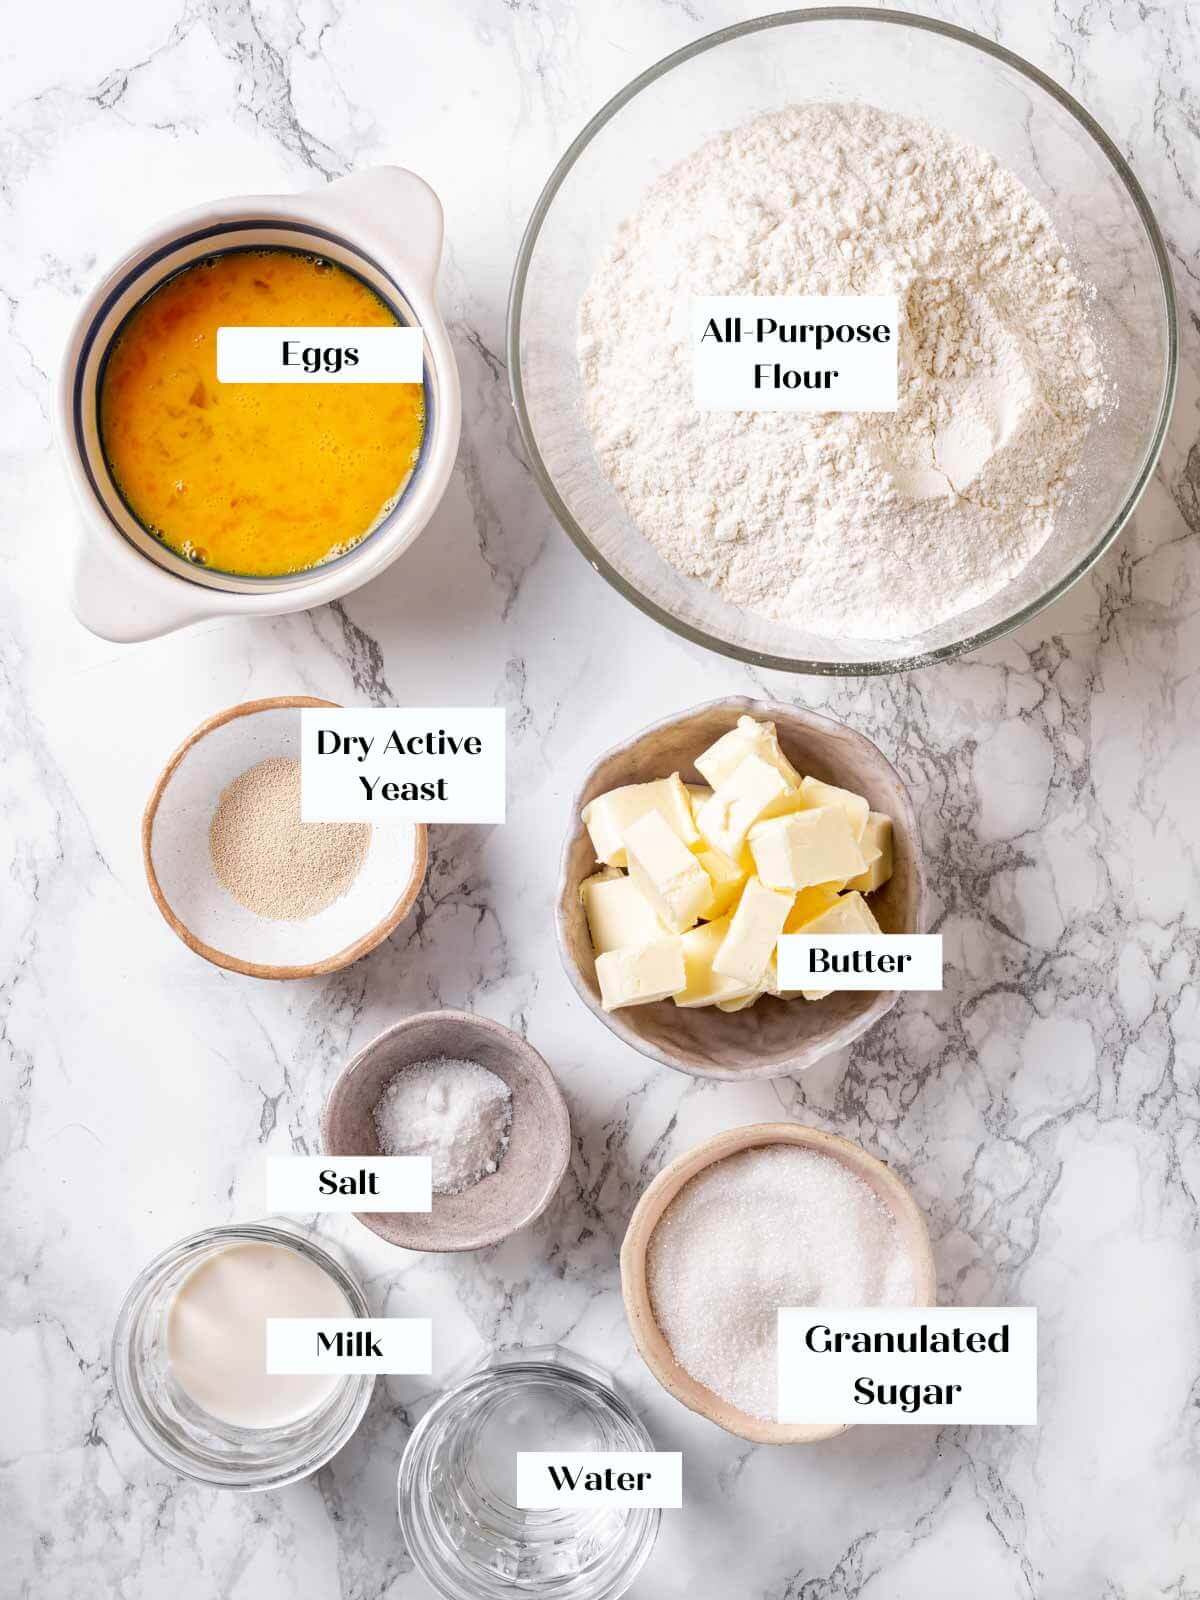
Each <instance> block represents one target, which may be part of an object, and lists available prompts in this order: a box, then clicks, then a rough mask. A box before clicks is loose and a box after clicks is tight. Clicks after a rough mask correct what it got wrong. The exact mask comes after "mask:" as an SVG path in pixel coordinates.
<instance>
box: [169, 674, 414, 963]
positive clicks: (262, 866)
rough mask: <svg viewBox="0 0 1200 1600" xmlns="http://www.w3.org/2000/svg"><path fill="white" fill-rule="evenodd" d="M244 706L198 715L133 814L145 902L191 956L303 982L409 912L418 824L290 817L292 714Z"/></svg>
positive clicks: (258, 704) (283, 701)
mask: <svg viewBox="0 0 1200 1600" xmlns="http://www.w3.org/2000/svg"><path fill="white" fill-rule="evenodd" d="M332 705H333V702H332V701H330V700H315V699H312V698H310V697H308V696H304V695H286V696H281V697H279V698H276V699H272V700H249V701H247V702H245V704H243V705H237V706H231V707H230V709H229V710H228V711H222V712H219V713H218V714H217V715H216V716H214V717H210V718H209V719H208V721H207V722H203V723H201V725H200V726H199V727H198V728H197V729H196V730H195V731H194V732H193V733H191V734H189V735H188V737H187V738H186V739H185V740H184V742H183V743H182V744H181V745H180V747H179V749H178V750H176V752H175V754H174V755H173V756H172V757H171V759H170V760H169V761H168V762H167V764H166V766H165V767H164V768H163V770H162V772H161V774H160V775H159V778H158V781H157V783H156V784H155V785H154V789H153V792H152V793H151V795H150V800H149V803H148V804H147V806H146V811H145V815H144V817H143V819H142V855H143V859H144V862H145V867H146V879H147V882H148V883H149V885H150V893H151V895H152V896H153V897H154V902H155V904H156V905H157V906H158V909H159V910H160V911H161V912H162V914H163V917H164V918H165V920H166V922H167V923H168V925H169V926H170V927H171V928H172V929H173V930H174V932H175V933H177V934H178V935H179V937H180V938H181V939H182V940H183V942H184V944H186V945H187V947H188V948H189V949H190V950H194V951H195V952H196V954H197V955H200V956H203V957H204V959H205V960H206V961H211V962H213V963H214V965H216V966H218V967H225V968H227V969H228V970H229V971H231V972H241V973H245V974H246V975H247V976H249V977H252V978H316V977H320V976H322V975H323V974H324V973H327V972H337V971H338V970H339V969H340V968H342V967H347V966H349V965H350V963H351V962H352V961H357V960H358V958H359V957H360V956H364V955H366V954H367V952H368V951H369V950H374V949H375V948H376V946H377V945H380V944H382V943H383V941H384V940H385V939H386V938H387V937H388V935H389V934H391V933H392V932H394V930H395V929H396V928H397V927H399V925H400V923H401V922H403V920H404V918H405V917H406V916H407V915H408V913H409V912H410V911H411V910H412V907H413V903H414V901H415V900H416V898H417V895H418V893H419V892H420V888H421V885H422V883H423V882H424V881H425V868H426V863H427V856H428V849H427V841H426V832H425V828H424V826H423V824H421V823H400V824H396V825H389V826H388V827H386V828H375V827H372V826H371V825H370V824H369V823H361V822H305V821H303V820H302V818H301V815H300V714H301V712H302V711H303V710H304V708H305V707H308V706H325V707H328V706H332Z"/></svg>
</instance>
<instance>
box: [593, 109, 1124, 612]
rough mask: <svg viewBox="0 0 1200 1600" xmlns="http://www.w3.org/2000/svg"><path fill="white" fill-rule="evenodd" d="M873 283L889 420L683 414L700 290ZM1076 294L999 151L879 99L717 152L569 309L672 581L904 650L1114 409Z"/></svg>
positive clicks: (1049, 522) (782, 119)
mask: <svg viewBox="0 0 1200 1600" xmlns="http://www.w3.org/2000/svg"><path fill="white" fill-rule="evenodd" d="M884 293H895V294H896V295H898V297H899V299H900V306H901V313H902V315H901V337H900V349H899V407H898V409H897V411H895V412H894V413H882V412H876V413H862V414H847V413H825V414H798V413H795V412H748V411H743V412H704V411H698V410H697V409H696V408H695V406H694V405H693V400H692V365H691V349H690V345H689V342H688V304H689V299H690V296H691V295H693V294H761V295H779V294H797V295H798V294H884ZM1086 301H1087V292H1086V290H1085V287H1084V286H1083V285H1081V284H1080V282H1079V280H1078V279H1077V278H1076V277H1075V275H1074V273H1073V272H1072V270H1071V267H1070V265H1069V263H1068V261H1067V259H1066V256H1065V254H1064V251H1063V246H1062V244H1061V243H1060V241H1059V240H1058V238H1057V237H1056V235H1055V232H1054V228H1053V226H1052V224H1051V221H1050V218H1049V217H1048V216H1047V214H1046V212H1045V210H1044V209H1043V208H1042V206H1041V205H1039V203H1038V202H1037V201H1036V200H1035V199H1034V198H1033V196H1032V195H1031V194H1030V193H1029V192H1028V190H1026V189H1025V188H1024V186H1023V185H1022V184H1021V183H1020V182H1019V181H1018V180H1017V179H1016V178H1015V177H1014V176H1013V175H1012V174H1011V173H1010V172H1007V171H1006V170H1005V169H1004V168H1003V167H1001V166H999V165H998V164H997V162H996V161H995V160H994V159H993V158H992V157H991V156H989V155H987V154H985V153H984V152H983V151H982V150H978V149H976V148H974V147H972V146H970V145H966V144H963V143H962V142H960V141H959V140H956V139H954V138H951V137H950V136H949V135H948V134H945V133H942V132H940V131H939V130H937V129H935V128H932V127H929V126H928V125H926V124H925V123H921V122H917V121H914V120H910V119H908V118H905V117H899V116H895V115H892V114H890V113H887V112H883V111H879V110H876V109H874V108H873V107H870V106H865V105H856V104H847V105H823V104H814V105H804V106H796V107H792V108H790V109H788V110H786V111H781V112H776V113H772V114H771V115H768V116H764V117H761V118H758V119H757V120H756V121H754V122H751V123H748V124H747V125H746V126H744V127H741V128H738V129H736V130H734V131H733V132H731V133H725V134H721V135H719V136H718V137H716V138H714V139H711V140H710V141H709V142H708V143H707V144H705V145H703V146H701V148H700V149H699V150H697V151H696V152H695V153H694V154H693V155H692V156H690V157H689V158H688V159H687V160H686V161H683V162H681V163H680V164H679V165H678V166H676V167H674V168H673V169H672V170H671V171H670V172H668V173H666V174H665V175H664V176H663V177H662V178H660V179H659V180H658V181H657V182H656V183H655V184H654V185H653V186H652V188H651V189H650V190H649V191H648V192H647V194H646V196H645V198H644V200H643V202H642V204H641V206H640V208H639V209H638V211H637V212H636V214H635V215H634V216H632V217H631V218H629V219H628V220H627V221H626V222H624V223H623V224H622V225H621V227H620V228H619V229H618V232H617V235H616V238H615V240H614V242H613V244H612V246H611V248H610V250H609V252H608V254H607V255H606V256H605V258H604V260H603V261H602V262H601V265H600V267H599V269H598V270H597V272H596V275H595V278H594V280H593V282H592V284H591V286H590V288H589V290H588V293H587V295H586V296H585V298H584V300H583V303H582V306H581V310H580V339H579V358H580V363H581V370H582V375H583V382H584V391H585V396H586V408H587V417H588V423H589V426H590V428H591V431H592V434H593V438H594V441H595V446H596V450H597V453H598V456H599V459H600V462H601V465H602V467H603V469H604V471H605V473H606V474H607V476H608V477H609V478H610V480H611V481H612V482H613V484H614V485H615V486H616V488H617V489H618V491H619V492H620V494H621V496H622V498H623V500H624V502H625V504H626V506H627V508H628V510H629V513H630V515H631V517H632V518H633V520H634V522H635V523H636V524H637V526H638V527H639V528H640V529H641V531H642V532H643V533H644V534H645V535H646V537H647V538H648V539H650V540H651V541H652V542H653V544H654V545H655V547H656V548H657V549H658V551H659V552H660V553H661V555H662V556H663V557H664V558H665V559H666V560H667V561H669V562H670V563H671V564H672V565H673V566H675V567H677V568H678V569H679V570H680V571H681V572H683V573H685V574H687V575H688V576H690V577H694V578H698V579H700V580H701V581H702V582H704V583H706V584H708V585H710V586H711V587H712V588H713V589H715V590H716V591H717V592H718V593H719V594H720V595H721V596H723V598H724V599H726V600H727V601H729V602H731V603H732V604H734V605H736V606H738V607H741V608H742V609H744V610H747V611H752V612H758V613H761V614H763V615H765V616H767V617H771V618H774V619H777V620H780V621H784V622H788V623H791V624H793V625H795V626H798V627H802V628H804V629H806V630H807V631H809V632H813V633H822V634H828V635H831V636H835V637H843V638H858V639H871V638H875V639H903V638H908V637H911V636H914V635H918V634H920V633H921V632H922V631H923V630H925V629H927V628H929V627H931V626H932V625H933V624H935V623H937V622H938V621H941V620H943V619H945V618H948V617H952V616H955V615H957V614H958V613H960V612H961V611H963V610H965V609H967V608H969V607H970V606H973V605H976V604H978V603H979V602H981V601H983V600H985V599H987V598H988V596H990V595H992V594H994V593H996V591H997V590H999V589H1000V588H1002V587H1003V586H1004V584H1005V583H1006V582H1007V581H1008V580H1009V579H1010V578H1011V577H1013V576H1014V575H1015V574H1016V573H1018V572H1019V571H1020V570H1021V569H1022V568H1023V567H1024V566H1025V565H1026V563H1027V562H1028V561H1029V559H1030V557H1031V556H1033V555H1034V554H1035V553H1036V552H1037V550H1038V549H1039V548H1040V547H1041V545H1042V544H1043V543H1044V542H1045V540H1046V538H1047V537H1048V535H1049V534H1050V531H1051V528H1052V526H1053V522H1054V515H1055V511H1056V509H1057V508H1058V506H1059V505H1060V504H1061V503H1062V501H1063V499H1064V496H1065V494H1066V492H1067V488H1068V484H1069V482H1070V479H1071V476H1072V473H1073V472H1074V470H1075V468H1076V466H1077V464H1078V463H1079V460H1080V457H1081V451H1082V446H1083V441H1084V438H1085V436H1086V434H1087V431H1088V427H1089V424H1090V421H1091V419H1092V416H1093V414H1094V413H1095V411H1096V410H1097V409H1098V408H1099V406H1100V405H1101V404H1102V402H1103V399H1104V385H1103V379H1102V372H1101V363H1100V359H1099V355H1098V352H1097V349H1096V345H1095V341H1094V339H1093V337H1092V333H1091V330H1090V327H1089V321H1088V316H1087V311H1086Z"/></svg>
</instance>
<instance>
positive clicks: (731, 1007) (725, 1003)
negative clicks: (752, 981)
mask: <svg viewBox="0 0 1200 1600" xmlns="http://www.w3.org/2000/svg"><path fill="white" fill-rule="evenodd" d="M767 992H768V991H767V990H766V989H751V991H750V993H749V994H744V995H743V996H742V998H741V999H740V1000H718V1001H717V1010H718V1011H726V1012H729V1011H745V1010H746V1008H747V1007H748V1006H752V1005H753V1004H754V1003H755V1001H756V1000H761V999H762V997H763V995H764V994H766V993H767Z"/></svg>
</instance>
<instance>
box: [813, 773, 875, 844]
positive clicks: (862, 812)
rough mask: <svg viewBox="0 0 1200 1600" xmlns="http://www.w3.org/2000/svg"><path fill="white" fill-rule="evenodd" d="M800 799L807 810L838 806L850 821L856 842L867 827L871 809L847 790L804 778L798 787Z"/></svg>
mask: <svg viewBox="0 0 1200 1600" xmlns="http://www.w3.org/2000/svg"><path fill="white" fill-rule="evenodd" d="M800 798H801V800H802V801H803V803H804V806H805V808H806V809H808V810H814V811H815V810H816V809H817V807H818V806H840V807H841V809H842V810H843V811H844V812H845V813H846V816H847V817H848V819H849V821H850V831H851V833H853V835H854V837H855V839H856V840H858V839H861V838H862V836H863V831H864V829H865V828H866V826H867V818H868V817H869V816H870V814H871V808H870V806H869V805H868V804H867V802H866V801H865V800H864V799H863V797H862V795H860V794H852V793H851V791H850V790H849V789H839V788H838V787H837V786H836V785H835V784H832V783H822V782H821V780H820V779H819V778H805V780H804V782H803V783H802V784H801V785H800Z"/></svg>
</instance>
